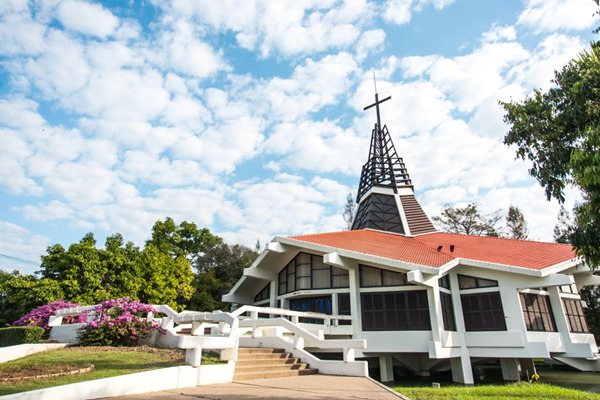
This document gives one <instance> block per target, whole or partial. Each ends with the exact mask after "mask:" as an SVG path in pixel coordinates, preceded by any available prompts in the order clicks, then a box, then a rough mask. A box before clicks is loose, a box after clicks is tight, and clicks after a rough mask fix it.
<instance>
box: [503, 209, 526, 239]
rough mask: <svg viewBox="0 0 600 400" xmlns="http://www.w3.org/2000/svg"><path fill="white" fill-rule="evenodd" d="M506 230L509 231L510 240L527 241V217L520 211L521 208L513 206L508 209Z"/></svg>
mask: <svg viewBox="0 0 600 400" xmlns="http://www.w3.org/2000/svg"><path fill="white" fill-rule="evenodd" d="M506 229H507V230H508V238H509V239H519V240H526V239H527V236H528V234H527V221H525V216H524V215H523V213H522V212H521V210H519V207H516V206H512V205H511V206H509V207H508V214H507V215H506Z"/></svg>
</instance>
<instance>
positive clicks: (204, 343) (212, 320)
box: [49, 305, 367, 376]
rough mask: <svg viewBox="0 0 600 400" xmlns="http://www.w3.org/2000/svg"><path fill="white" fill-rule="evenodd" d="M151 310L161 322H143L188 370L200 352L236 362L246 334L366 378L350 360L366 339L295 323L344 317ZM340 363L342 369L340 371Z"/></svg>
mask: <svg viewBox="0 0 600 400" xmlns="http://www.w3.org/2000/svg"><path fill="white" fill-rule="evenodd" d="M153 307H154V309H155V311H156V313H161V314H164V317H162V318H161V320H157V319H155V318H154V313H148V316H147V319H148V320H153V321H160V327H161V329H162V330H164V331H165V332H167V335H169V336H170V340H171V343H172V345H174V346H177V347H179V348H181V349H186V363H187V364H189V365H192V366H194V367H198V366H200V363H201V355H202V350H204V349H213V350H220V353H221V360H225V361H234V362H235V361H237V350H238V347H239V345H240V339H241V337H242V336H243V335H244V334H246V335H248V334H249V335H250V336H249V337H244V338H243V339H244V340H245V341H246V342H245V343H249V344H251V345H259V346H262V345H263V344H265V343H266V344H267V345H271V344H273V345H277V346H283V347H284V348H286V349H287V350H290V351H292V352H294V353H298V354H300V355H301V356H302V358H305V359H307V360H309V362H310V363H311V364H314V365H315V367H317V368H319V369H320V370H322V371H323V372H325V373H334V374H342V375H359V376H366V374H367V372H366V363H365V362H363V361H355V350H356V349H365V348H366V346H367V344H366V340H364V339H324V338H323V332H322V331H320V335H315V334H314V333H313V332H311V331H309V330H308V329H306V328H305V327H308V326H309V325H308V324H307V325H304V326H305V327H303V326H301V325H300V323H299V322H300V319H301V318H308V319H311V320H322V321H323V324H314V325H313V324H310V326H315V327H316V328H318V327H320V326H337V324H338V322H339V321H341V320H351V319H352V317H350V316H348V315H328V314H321V313H314V312H299V311H292V310H286V309H281V308H272V307H256V306H242V307H241V308H239V309H237V310H235V311H233V312H231V313H228V312H222V311H213V312H196V311H191V312H190V311H184V312H181V313H178V312H177V311H175V310H173V309H172V308H171V307H169V306H167V305H154V306H153ZM94 308H95V306H83V307H81V306H80V307H71V308H67V309H62V310H59V311H57V312H56V313H55V315H53V316H52V317H50V321H51V323H49V325H50V326H52V327H53V329H54V327H57V326H59V325H60V324H61V322H62V318H63V317H65V316H73V315H78V314H82V313H87V314H88V315H89V317H88V319H89V318H93V317H94V313H93V310H94ZM90 311H91V312H90ZM246 313H249V317H248V316H244V315H243V314H246ZM259 315H268V318H259ZM287 318H289V320H288V319H287ZM188 326H189V327H191V328H190V335H181V334H180V333H181V330H182V328H184V327H188ZM205 328H210V333H209V334H205ZM272 328H275V329H272ZM159 339H160V338H159ZM248 340H250V342H248ZM253 340H254V341H253ZM257 340H258V342H257ZM157 341H158V340H157ZM256 343H258V344H256ZM305 347H311V348H318V349H339V350H341V351H342V354H343V361H326V360H320V359H318V358H316V356H314V355H313V354H310V353H308V352H307V351H306V350H305ZM340 363H341V364H343V366H341V367H340Z"/></svg>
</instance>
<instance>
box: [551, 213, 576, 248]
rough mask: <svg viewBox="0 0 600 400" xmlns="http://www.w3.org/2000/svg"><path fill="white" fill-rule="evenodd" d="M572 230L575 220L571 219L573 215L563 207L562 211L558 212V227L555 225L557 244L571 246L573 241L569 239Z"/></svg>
mask: <svg viewBox="0 0 600 400" xmlns="http://www.w3.org/2000/svg"><path fill="white" fill-rule="evenodd" d="M572 228H573V220H572V219H571V215H570V214H569V212H568V211H567V210H566V209H565V207H564V206H563V205H561V206H560V210H559V211H558V218H557V221H556V225H554V241H555V242H556V243H569V244H570V243H571V240H570V239H569V235H570V234H571V229H572Z"/></svg>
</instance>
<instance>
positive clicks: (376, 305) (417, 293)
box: [360, 290, 431, 331]
mask: <svg viewBox="0 0 600 400" xmlns="http://www.w3.org/2000/svg"><path fill="white" fill-rule="evenodd" d="M360 300H361V304H362V329H363V331H405V330H429V329H431V321H430V320H429V304H428V302H427V291H425V290H414V291H404V292H375V293H361V295H360Z"/></svg>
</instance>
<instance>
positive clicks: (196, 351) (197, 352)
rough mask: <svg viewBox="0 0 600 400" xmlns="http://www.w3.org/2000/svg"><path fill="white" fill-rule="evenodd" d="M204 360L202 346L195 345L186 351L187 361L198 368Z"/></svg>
mask: <svg viewBox="0 0 600 400" xmlns="http://www.w3.org/2000/svg"><path fill="white" fill-rule="evenodd" d="M201 362H202V347H200V346H195V347H192V348H190V349H186V351H185V363H186V364H188V365H191V366H192V367H194V368H198V367H199V366H200V363H201Z"/></svg>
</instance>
